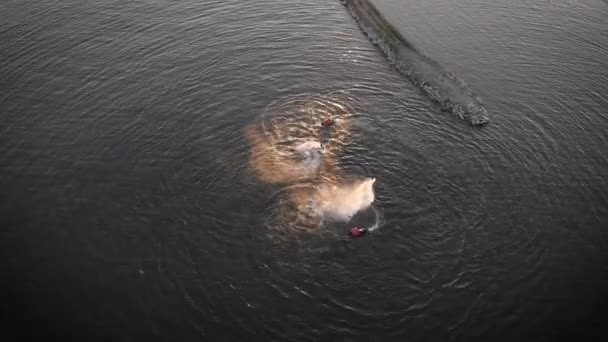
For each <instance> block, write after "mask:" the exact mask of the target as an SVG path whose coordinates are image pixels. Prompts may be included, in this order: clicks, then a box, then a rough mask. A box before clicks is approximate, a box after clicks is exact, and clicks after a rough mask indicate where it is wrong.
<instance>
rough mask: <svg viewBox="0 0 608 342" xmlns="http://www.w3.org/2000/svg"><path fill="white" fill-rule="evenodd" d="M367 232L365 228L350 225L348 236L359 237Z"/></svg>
mask: <svg viewBox="0 0 608 342" xmlns="http://www.w3.org/2000/svg"><path fill="white" fill-rule="evenodd" d="M365 233H367V228H360V227H357V226H355V227H352V228H351V229H350V236H352V237H360V236H363V234H365Z"/></svg>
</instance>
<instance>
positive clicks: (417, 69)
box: [341, 0, 490, 126]
mask: <svg viewBox="0 0 608 342" xmlns="http://www.w3.org/2000/svg"><path fill="white" fill-rule="evenodd" d="M341 3H342V4H343V5H345V6H346V7H347V8H348V11H349V12H350V14H351V15H352V17H353V18H354V19H355V21H357V23H358V25H359V27H360V28H361V30H362V31H363V33H365V35H366V36H367V37H368V38H369V39H370V41H371V42H372V43H374V44H375V45H377V46H378V47H379V48H380V50H382V52H383V53H384V55H385V56H386V58H387V59H388V61H389V63H390V64H392V65H393V66H394V67H395V68H396V69H397V70H398V71H399V72H400V73H401V74H402V75H404V76H406V77H407V78H408V79H410V80H411V81H412V82H413V83H414V84H415V85H417V86H419V87H420V88H421V89H422V90H423V91H424V92H425V93H426V94H427V95H428V96H429V97H430V98H431V100H433V101H435V102H437V103H439V104H440V105H441V108H442V110H445V111H450V112H452V113H454V114H455V115H457V116H458V117H460V118H461V119H463V120H466V121H468V122H469V123H470V124H471V125H474V126H483V125H485V124H487V123H488V122H489V121H490V118H489V115H488V112H487V110H486V109H485V107H484V106H483V104H482V103H481V99H480V98H479V97H478V96H477V95H475V94H474V93H473V92H472V91H471V89H470V88H469V87H468V86H467V85H466V84H465V83H464V82H463V81H462V80H460V79H458V78H457V77H456V76H454V75H452V74H451V73H449V72H447V71H446V70H444V69H443V68H442V67H441V65H439V64H438V63H437V62H435V61H434V60H432V59H430V58H428V57H426V56H424V55H423V54H421V53H420V52H419V51H417V50H416V49H415V48H414V47H413V46H412V45H411V44H410V43H409V42H408V41H407V40H405V38H403V36H401V34H400V33H399V32H398V31H397V30H396V29H395V28H394V27H393V26H392V25H391V24H390V23H389V22H388V21H387V20H386V19H385V18H384V17H383V16H382V14H381V13H380V12H379V11H378V9H377V8H376V7H375V6H374V5H373V4H372V3H371V2H370V1H369V0H341Z"/></svg>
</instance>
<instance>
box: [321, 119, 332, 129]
mask: <svg viewBox="0 0 608 342" xmlns="http://www.w3.org/2000/svg"><path fill="white" fill-rule="evenodd" d="M333 125H334V120H332V119H331V118H325V119H323V121H321V126H323V127H330V126H333Z"/></svg>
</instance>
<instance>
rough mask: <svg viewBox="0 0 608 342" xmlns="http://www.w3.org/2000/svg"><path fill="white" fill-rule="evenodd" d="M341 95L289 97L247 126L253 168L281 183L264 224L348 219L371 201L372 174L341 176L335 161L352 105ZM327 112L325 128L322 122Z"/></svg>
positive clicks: (312, 224)
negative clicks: (258, 122)
mask: <svg viewBox="0 0 608 342" xmlns="http://www.w3.org/2000/svg"><path fill="white" fill-rule="evenodd" d="M347 100H348V99H345V98H344V96H314V97H308V98H305V99H298V100H293V101H289V102H286V103H283V104H281V105H278V106H276V107H271V109H270V110H269V111H268V112H267V113H266V114H267V115H268V117H266V119H265V120H264V121H263V122H262V123H261V124H258V125H252V126H249V127H248V128H247V130H246V136H247V139H248V140H249V143H250V144H251V156H250V160H249V162H250V166H251V169H252V171H253V173H254V174H255V175H256V176H257V177H258V178H259V179H260V180H262V181H264V182H266V183H270V184H283V185H285V188H283V189H282V191H280V192H279V195H278V196H276V199H275V201H274V207H273V210H272V211H273V214H272V215H271V216H272V220H271V221H272V222H270V226H276V227H282V228H284V227H290V228H298V229H302V228H303V229H306V230H315V229H317V228H319V227H321V226H322V225H323V224H324V222H326V221H335V222H348V221H349V220H350V219H351V218H352V217H353V216H354V215H355V214H356V213H357V212H359V211H361V210H365V209H367V208H369V207H370V206H371V205H372V203H373V201H374V199H375V196H374V189H373V184H374V182H375V178H366V179H357V180H354V181H353V180H350V181H347V180H346V176H345V175H344V172H343V171H342V170H341V169H340V167H339V165H338V160H339V157H340V153H342V152H343V151H344V147H345V146H346V145H347V144H348V143H349V137H350V134H351V122H350V120H351V116H352V115H353V110H352V109H351V108H350V107H349V106H348V105H347V104H346V103H348V101H347ZM327 118H330V119H331V120H332V121H333V125H332V126H331V128H329V127H322V126H323V125H322V122H323V120H326V119H327ZM349 178H350V177H349Z"/></svg>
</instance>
